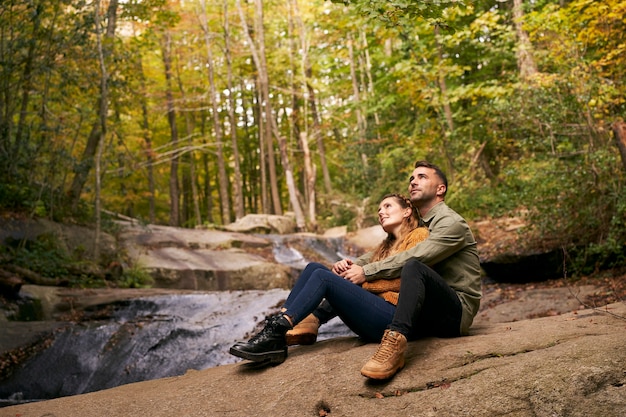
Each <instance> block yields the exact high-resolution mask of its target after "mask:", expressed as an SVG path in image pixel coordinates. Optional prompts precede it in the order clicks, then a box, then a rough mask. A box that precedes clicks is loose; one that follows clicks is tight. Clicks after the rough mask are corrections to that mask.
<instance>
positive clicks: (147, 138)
mask: <svg viewBox="0 0 626 417" xmlns="http://www.w3.org/2000/svg"><path fill="white" fill-rule="evenodd" d="M137 73H138V74H139V88H140V91H141V94H140V100H141V127H142V131H143V132H142V133H143V140H144V143H145V149H144V151H145V153H146V163H147V166H146V169H147V171H148V210H149V211H148V213H149V214H148V218H149V220H150V223H154V222H155V219H156V213H155V196H156V189H155V185H154V166H153V163H154V151H153V149H152V134H151V132H150V120H149V118H148V104H147V102H146V97H147V91H146V76H145V73H144V71H143V61H142V57H141V56H139V58H138V59H137Z"/></svg>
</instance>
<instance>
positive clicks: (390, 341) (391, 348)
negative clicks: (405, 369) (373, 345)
mask: <svg viewBox="0 0 626 417" xmlns="http://www.w3.org/2000/svg"><path fill="white" fill-rule="evenodd" d="M391 333H392V332H388V333H387V334H385V336H384V337H383V340H382V341H381V342H380V346H378V350H377V351H376V353H375V354H374V356H372V360H373V361H376V362H386V361H387V360H389V358H390V357H392V356H393V354H394V353H395V352H396V349H395V347H396V345H397V344H398V343H397V342H398V340H397V339H396V337H394V336H395V333H394V334H393V335H392V334H391Z"/></svg>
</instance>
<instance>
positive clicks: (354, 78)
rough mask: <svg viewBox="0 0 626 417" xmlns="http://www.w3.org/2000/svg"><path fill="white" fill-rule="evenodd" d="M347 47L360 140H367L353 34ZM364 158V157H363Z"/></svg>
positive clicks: (349, 34)
mask: <svg viewBox="0 0 626 417" xmlns="http://www.w3.org/2000/svg"><path fill="white" fill-rule="evenodd" d="M347 38H348V39H347V45H348V54H349V61H350V79H351V80H352V95H353V101H354V106H355V108H356V110H355V113H356V122H357V128H358V135H359V140H360V141H364V140H365V132H366V130H367V122H366V120H365V117H364V116H363V112H362V111H361V93H360V88H359V80H358V78H357V74H356V61H355V57H354V41H353V39H352V33H351V32H348V34H347ZM361 156H362V157H363V155H361Z"/></svg>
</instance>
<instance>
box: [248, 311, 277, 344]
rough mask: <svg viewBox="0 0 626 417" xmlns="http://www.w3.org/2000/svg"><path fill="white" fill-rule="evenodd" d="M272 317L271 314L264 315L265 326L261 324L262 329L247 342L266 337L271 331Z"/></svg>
mask: <svg viewBox="0 0 626 417" xmlns="http://www.w3.org/2000/svg"><path fill="white" fill-rule="evenodd" d="M272 319H273V316H265V326H263V329H261V331H260V332H258V333H257V334H255V335H254V336H252V337H251V338H250V340H249V341H248V342H250V343H254V342H256V341H261V340H265V339H267V337H268V335H269V334H270V333H272V326H271V323H272Z"/></svg>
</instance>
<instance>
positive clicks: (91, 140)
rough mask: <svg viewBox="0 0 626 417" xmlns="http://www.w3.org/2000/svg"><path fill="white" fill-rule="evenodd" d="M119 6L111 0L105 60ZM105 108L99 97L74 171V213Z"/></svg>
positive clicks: (88, 170) (97, 140) (105, 40)
mask: <svg viewBox="0 0 626 417" xmlns="http://www.w3.org/2000/svg"><path fill="white" fill-rule="evenodd" d="M117 6H118V0H111V2H110V3H109V8H108V9H107V30H106V35H105V39H104V42H103V43H104V46H103V53H104V57H105V59H106V58H107V57H108V56H109V55H110V54H111V52H112V48H113V37H114V35H115V28H116V22H117ZM110 48H111V49H110ZM103 106H106V103H105V102H104V101H103V99H102V97H99V98H98V100H97V105H96V107H97V108H98V119H97V121H95V122H94V124H93V126H92V128H91V132H90V133H89V137H88V138H87V144H86V145H85V150H84V151H83V155H82V157H81V160H80V162H79V163H78V165H77V166H75V167H74V170H73V171H74V178H73V180H72V185H71V186H70V190H69V192H68V197H69V199H70V204H71V207H72V211H76V210H77V209H78V203H79V202H80V195H81V193H82V191H83V188H84V187H85V183H86V182H87V178H88V177H89V173H90V172H91V169H92V168H93V165H94V157H95V155H96V151H97V148H98V142H99V141H100V136H101V132H100V128H101V126H100V125H101V122H100V114H101V113H102V110H101V109H102V107H103Z"/></svg>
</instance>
